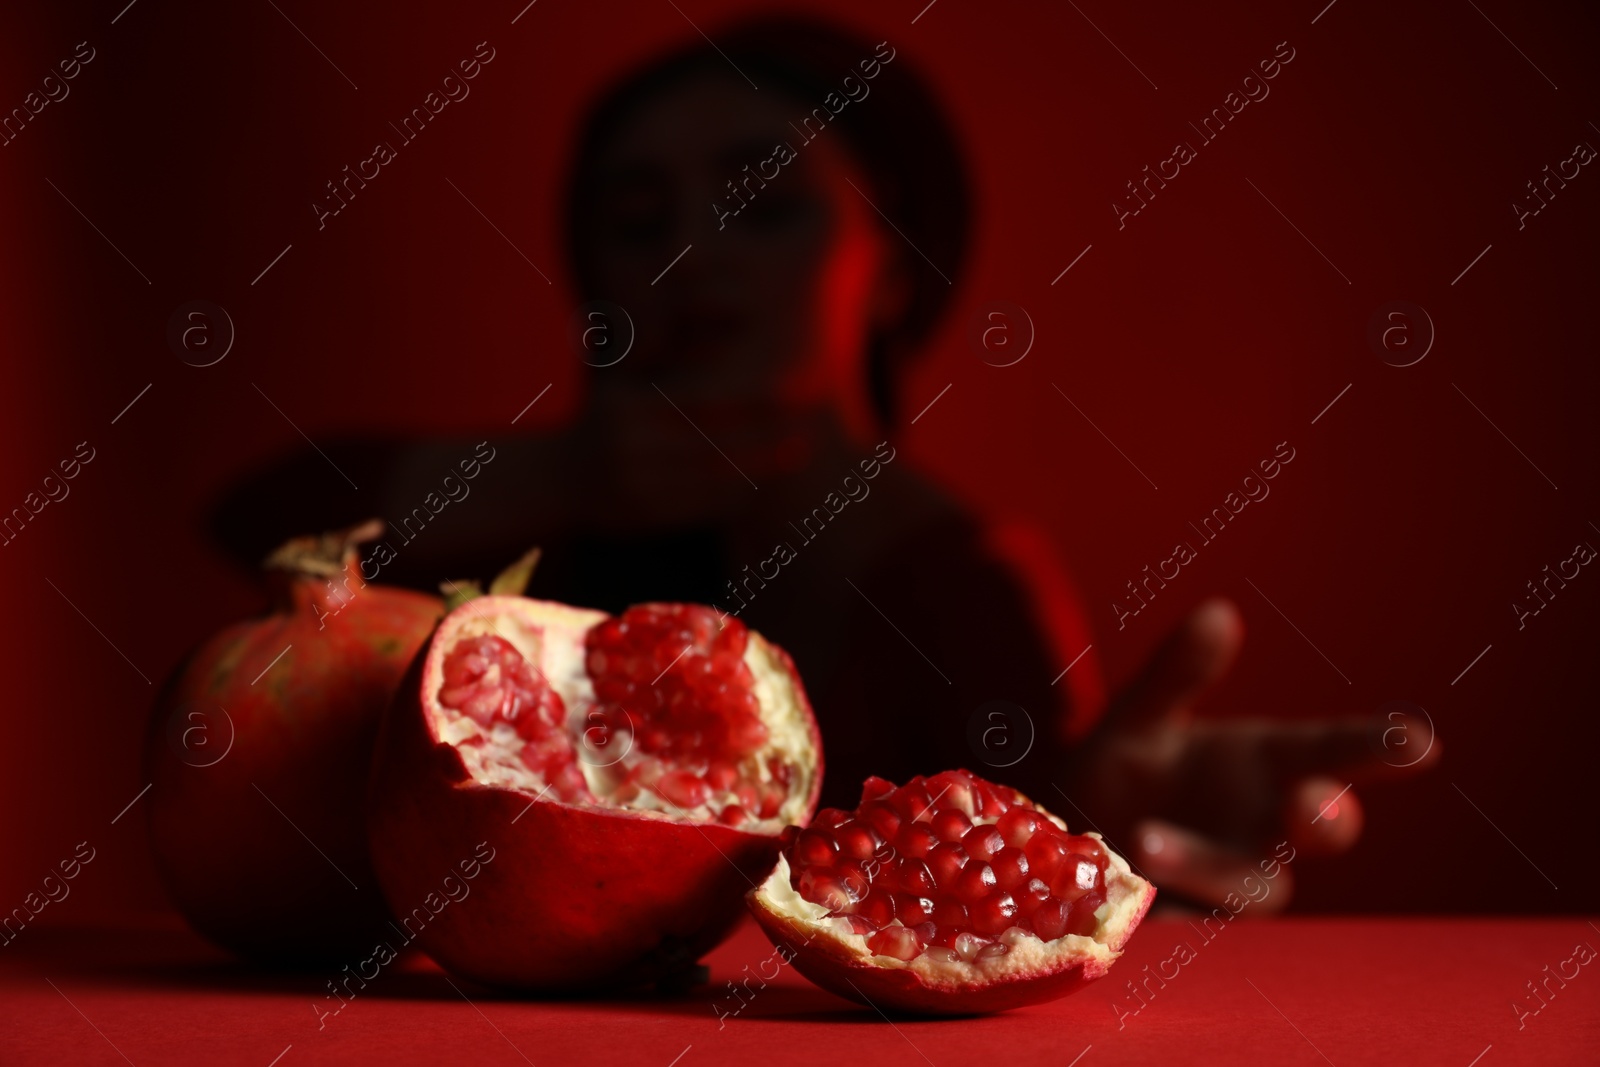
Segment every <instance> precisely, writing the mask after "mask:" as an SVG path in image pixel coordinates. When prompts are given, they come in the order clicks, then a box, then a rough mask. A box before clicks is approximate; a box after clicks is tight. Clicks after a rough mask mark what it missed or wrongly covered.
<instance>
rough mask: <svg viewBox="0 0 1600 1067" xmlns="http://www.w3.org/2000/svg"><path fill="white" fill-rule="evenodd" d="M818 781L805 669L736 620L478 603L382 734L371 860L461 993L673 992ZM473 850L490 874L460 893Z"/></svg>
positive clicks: (453, 621) (681, 612)
mask: <svg viewBox="0 0 1600 1067" xmlns="http://www.w3.org/2000/svg"><path fill="white" fill-rule="evenodd" d="M821 777H822V750H821V742H820V739H819V737H818V735H817V728H816V722H815V720H814V719H813V717H812V714H811V707H810V704H809V703H808V702H807V700H806V696H805V692H804V690H803V689H802V688H801V685H800V679H799V676H798V675H797V674H796V672H795V668H794V664H793V663H792V662H791V661H790V659H789V657H788V655H787V654H786V653H785V652H784V651H783V650H782V649H780V648H778V647H777V646H775V645H773V644H771V643H769V642H767V641H765V640H764V639H762V637H761V635H759V634H757V633H755V632H754V631H751V630H748V629H746V628H745V626H744V624H743V623H741V622H739V621H738V620H737V619H734V618H721V617H719V614H718V613H717V612H716V611H713V610H712V609H710V608H706V607H699V606H695V605H686V604H642V605H639V606H636V607H633V608H629V609H628V610H627V611H626V612H624V613H623V614H621V615H619V616H615V617H612V616H608V615H606V614H605V613H603V612H599V611H591V610H586V609H582V608H574V607H568V606H566V605H563V604H556V603H552V602H549V601H541V600H532V599H528V598H524V597H517V596H493V595H491V596H484V597H480V598H477V599H472V600H468V601H466V602H465V603H463V604H462V605H461V606H460V607H457V608H456V609H455V610H454V611H452V612H451V613H450V614H448V615H447V616H446V617H445V619H444V620H443V621H442V622H441V623H440V624H439V628H438V630H437V631H436V632H435V633H434V636H433V638H432V639H431V641H430V642H429V643H428V644H427V646H426V647H425V648H424V650H423V651H422V653H421V654H420V655H419V656H418V657H417V660H416V662H415V663H414V664H413V665H412V670H411V673H410V675H409V676H408V678H407V679H406V681H405V682H404V683H403V684H402V686H401V688H400V694H399V696H398V698H397V701H396V704H395V707H394V708H393V709H392V711H391V714H390V716H389V718H388V719H387V720H386V722H385V725H384V729H383V731H382V734H381V735H380V738H379V744H378V756H377V760H376V763H375V766H374V778H373V791H372V795H371V798H370V803H369V828H370V841H371V847H372V857H373V862H374V865H375V866H376V867H377V871H378V876H379V880H380V881H381V883H382V885H383V889H384V894H385V896H386V897H387V899H388V901H389V904H390V906H391V907H392V908H393V909H394V912H395V914H396V916H397V917H398V919H399V921H400V924H401V926H402V927H404V932H405V936H406V938H407V939H408V940H415V942H416V943H417V944H418V945H420V946H421V947H422V948H423V949H425V950H426V951H427V952H428V954H429V955H431V956H433V957H434V959H436V960H437V961H438V962H439V963H440V964H442V965H443V966H444V967H446V968H448V969H449V970H451V971H454V972H455V973H457V974H460V975H462V976H464V977H467V978H471V979H474V980H476V981H479V982H484V983H487V984H490V985H497V986H505V987H511V988H518V989H526V990H545V991H561V990H572V989H581V988H586V987H594V986H600V985H627V984H634V983H639V982H648V981H654V980H661V979H670V978H672V977H674V976H676V975H678V974H679V973H680V972H683V971H685V970H686V969H687V968H690V967H692V966H693V965H694V964H695V963H696V962H697V961H698V960H699V958H700V956H701V955H702V954H704V953H705V952H706V951H707V950H709V949H710V948H712V947H713V946H714V945H716V944H717V943H718V942H719V941H720V940H722V938H723V937H724V936H726V934H727V933H728V931H729V930H730V929H731V928H732V926H733V925H734V923H735V922H736V921H737V920H738V918H739V916H740V915H741V909H740V899H741V897H742V895H743V893H744V892H745V890H746V889H747V888H748V887H749V886H750V885H753V884H755V883H756V882H758V881H760V880H761V879H762V878H763V877H765V876H766V874H767V872H768V871H769V870H771V868H772V865H773V862H774V861H775V859H776V856H777V852H778V847H779V839H780V835H781V834H782V832H783V830H784V828H785V826H787V825H789V824H793V823H799V824H804V823H806V822H807V821H808V819H809V818H810V816H811V813H812V812H813V811H814V810H815V807H816V798H817V793H818V790H819V789H820V787H821ZM480 843H486V844H487V845H488V846H489V848H491V849H493V850H494V851H493V853H492V854H493V856H494V859H493V860H492V862H486V863H483V864H482V865H481V867H479V866H478V865H477V864H473V865H472V869H473V870H474V871H475V872H476V873H475V877H474V880H473V881H471V883H470V884H468V883H464V882H462V881H461V880H460V878H459V877H453V876H455V873H456V870H457V867H458V865H460V864H461V862H462V861H463V860H466V859H468V858H469V857H471V856H472V855H473V852H474V849H475V847H477V846H478V845H479V844H480ZM461 869H462V870H466V869H468V868H467V867H465V866H462V868H461ZM447 878H453V881H454V883H455V884H456V885H458V886H460V887H461V889H460V890H458V894H457V895H450V896H449V899H446V898H445V897H444V896H441V893H444V892H446V891H448V889H449V886H448V885H447V884H446V882H445V880H446V879H447ZM441 887H443V888H441Z"/></svg>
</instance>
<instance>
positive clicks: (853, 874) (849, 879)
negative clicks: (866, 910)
mask: <svg viewBox="0 0 1600 1067" xmlns="http://www.w3.org/2000/svg"><path fill="white" fill-rule="evenodd" d="M833 870H834V874H835V875H837V876H838V879H839V884H840V885H842V886H843V887H844V890H845V892H846V893H848V894H849V895H850V899H851V901H859V900H860V899H861V898H862V897H864V896H866V895H867V890H869V889H871V888H872V879H870V878H868V877H867V872H866V871H864V870H862V869H861V864H859V863H857V862H855V861H854V860H844V861H843V862H841V863H840V864H839V865H838V866H837V867H835V868H834V869H833Z"/></svg>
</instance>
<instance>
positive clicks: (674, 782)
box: [656, 771, 706, 809]
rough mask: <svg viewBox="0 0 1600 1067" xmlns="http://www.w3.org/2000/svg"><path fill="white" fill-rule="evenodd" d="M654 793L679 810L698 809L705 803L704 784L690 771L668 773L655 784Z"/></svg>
mask: <svg viewBox="0 0 1600 1067" xmlns="http://www.w3.org/2000/svg"><path fill="white" fill-rule="evenodd" d="M656 792H657V793H660V794H661V795H662V796H663V797H664V798H666V800H667V802H668V803H670V804H675V805H677V806H678V807H680V808H685V809H688V808H698V807H699V806H700V805H702V804H704V803H705V802H706V783H705V782H704V781H702V780H701V779H700V777H699V775H696V774H694V773H692V772H690V771H668V772H667V773H666V774H663V775H662V776H661V779H660V780H659V781H658V782H656Z"/></svg>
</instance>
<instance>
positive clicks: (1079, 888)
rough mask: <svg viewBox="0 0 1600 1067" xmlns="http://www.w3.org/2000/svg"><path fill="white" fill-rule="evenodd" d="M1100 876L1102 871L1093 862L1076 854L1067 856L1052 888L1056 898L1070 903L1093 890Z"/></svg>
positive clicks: (1051, 884)
mask: <svg viewBox="0 0 1600 1067" xmlns="http://www.w3.org/2000/svg"><path fill="white" fill-rule="evenodd" d="M1099 875H1100V870H1099V868H1097V867H1096V866H1095V865H1094V861H1093V860H1091V859H1090V858H1089V857H1088V856H1080V855H1078V854H1077V853H1076V852H1074V853H1071V854H1069V855H1068V856H1067V858H1066V862H1065V863H1063V864H1062V866H1061V870H1060V871H1059V872H1057V874H1056V876H1055V879H1054V880H1053V881H1052V882H1051V883H1050V888H1051V889H1052V890H1053V891H1054V892H1055V895H1056V896H1058V897H1060V898H1061V899H1062V900H1065V901H1068V902H1069V903H1070V902H1071V901H1074V900H1077V899H1078V898H1079V897H1081V896H1083V895H1084V894H1085V893H1087V892H1089V890H1091V889H1093V888H1094V887H1095V882H1096V880H1097V879H1098V878H1099Z"/></svg>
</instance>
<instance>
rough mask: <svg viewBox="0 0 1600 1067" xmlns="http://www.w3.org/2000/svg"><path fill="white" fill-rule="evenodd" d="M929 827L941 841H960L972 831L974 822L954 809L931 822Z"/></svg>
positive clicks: (946, 811) (945, 811)
mask: <svg viewBox="0 0 1600 1067" xmlns="http://www.w3.org/2000/svg"><path fill="white" fill-rule="evenodd" d="M928 825H929V826H930V827H932V828H933V832H934V833H935V834H937V835H938V837H939V840H940V841H960V840H961V835H963V834H965V833H966V832H967V831H968V830H970V829H972V820H971V819H969V818H967V817H966V816H965V815H964V814H962V813H961V812H959V811H955V810H953V809H948V808H947V809H945V810H944V811H941V812H939V813H938V814H936V815H935V816H934V817H933V818H932V819H930V820H929V822H928Z"/></svg>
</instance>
